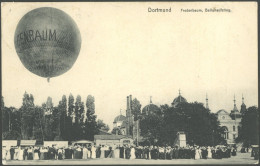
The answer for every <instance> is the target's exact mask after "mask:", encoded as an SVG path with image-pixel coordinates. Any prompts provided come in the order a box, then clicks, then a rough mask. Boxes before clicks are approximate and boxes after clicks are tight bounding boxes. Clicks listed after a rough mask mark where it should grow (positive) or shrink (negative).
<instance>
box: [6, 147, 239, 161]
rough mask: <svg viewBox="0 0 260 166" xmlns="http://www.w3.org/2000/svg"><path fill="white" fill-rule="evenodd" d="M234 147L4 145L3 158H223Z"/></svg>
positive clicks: (234, 150) (233, 153)
mask: <svg viewBox="0 0 260 166" xmlns="http://www.w3.org/2000/svg"><path fill="white" fill-rule="evenodd" d="M236 151H237V150H236V148H235V147H225V146H222V147H209V146H208V147H204V146H203V147H200V146H189V145H188V146H186V147H178V146H133V145H132V146H130V145H124V146H116V145H113V146H106V145H102V146H101V145H99V146H95V145H92V146H91V145H89V146H81V145H75V146H69V147H67V148H65V147H62V148H61V147H56V146H51V147H49V146H48V147H42V146H41V147H39V146H30V147H20V146H16V147H11V148H6V147H3V148H2V159H3V160H63V159H96V158H123V159H155V160H157V159H161V160H172V159H195V160H198V159H212V158H213V159H222V158H230V157H231V156H236Z"/></svg>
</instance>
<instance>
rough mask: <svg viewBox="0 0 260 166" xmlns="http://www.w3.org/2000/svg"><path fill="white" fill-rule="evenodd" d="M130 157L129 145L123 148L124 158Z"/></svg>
mask: <svg viewBox="0 0 260 166" xmlns="http://www.w3.org/2000/svg"><path fill="white" fill-rule="evenodd" d="M130 156H131V148H130V147H129V145H126V148H125V158H126V159H130Z"/></svg>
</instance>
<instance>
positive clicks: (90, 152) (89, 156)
mask: <svg viewBox="0 0 260 166" xmlns="http://www.w3.org/2000/svg"><path fill="white" fill-rule="evenodd" d="M87 149H88V158H90V159H91V158H92V151H91V149H92V145H88V146H87Z"/></svg>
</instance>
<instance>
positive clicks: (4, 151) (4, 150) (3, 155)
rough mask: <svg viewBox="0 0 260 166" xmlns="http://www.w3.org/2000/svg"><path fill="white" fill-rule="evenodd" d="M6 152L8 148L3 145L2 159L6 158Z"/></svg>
mask: <svg viewBox="0 0 260 166" xmlns="http://www.w3.org/2000/svg"><path fill="white" fill-rule="evenodd" d="M6 152H7V150H6V148H5V147H3V149H2V160H5V159H6Z"/></svg>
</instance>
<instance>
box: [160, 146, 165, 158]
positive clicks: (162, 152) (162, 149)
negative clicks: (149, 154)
mask: <svg viewBox="0 0 260 166" xmlns="http://www.w3.org/2000/svg"><path fill="white" fill-rule="evenodd" d="M159 159H164V148H163V147H159Z"/></svg>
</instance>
